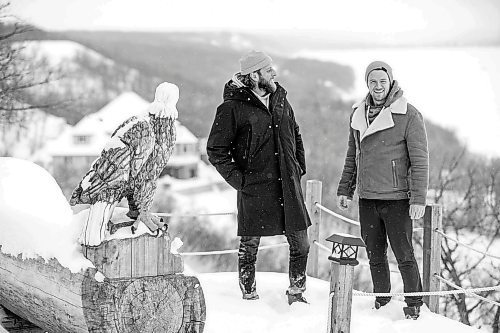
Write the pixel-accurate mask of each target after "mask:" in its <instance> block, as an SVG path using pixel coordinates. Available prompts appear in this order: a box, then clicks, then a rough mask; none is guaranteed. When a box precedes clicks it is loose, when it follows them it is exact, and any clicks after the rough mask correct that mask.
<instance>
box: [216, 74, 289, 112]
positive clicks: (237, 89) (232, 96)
mask: <svg viewBox="0 0 500 333" xmlns="http://www.w3.org/2000/svg"><path fill="white" fill-rule="evenodd" d="M238 74H239V73H236V74H234V75H233V77H232V78H231V79H230V80H229V81H228V82H226V84H225V85H224V91H223V93H222V97H223V99H224V102H226V101H229V100H240V101H246V102H248V101H255V102H256V103H257V102H258V104H262V103H261V102H260V101H258V99H257V96H255V94H254V93H252V91H251V90H250V88H249V87H247V86H245V85H244V84H243V83H242V82H241V81H240V80H239V79H238ZM275 84H276V92H274V93H273V94H271V95H274V94H276V93H277V92H284V93H285V94H286V91H285V89H284V88H283V87H282V86H280V84H279V83H278V82H275ZM262 105H263V104H262Z"/></svg>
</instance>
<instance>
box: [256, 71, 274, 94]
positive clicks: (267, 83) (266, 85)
mask: <svg viewBox="0 0 500 333" xmlns="http://www.w3.org/2000/svg"><path fill="white" fill-rule="evenodd" d="M257 86H258V87H259V88H260V89H262V90H264V91H265V92H267V93H268V94H272V93H273V92H275V91H276V89H277V87H276V83H274V81H272V80H266V79H264V78H263V77H262V76H261V75H259V82H258V83H257Z"/></svg>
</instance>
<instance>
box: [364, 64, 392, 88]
mask: <svg viewBox="0 0 500 333" xmlns="http://www.w3.org/2000/svg"><path fill="white" fill-rule="evenodd" d="M374 70H383V71H384V72H386V73H387V76H388V77H389V83H390V84H391V85H392V82H393V81H394V79H393V77H392V68H391V66H389V65H388V64H387V63H385V62H383V61H374V62H372V63H371V64H369V65H368V67H366V71H365V82H366V84H368V75H370V73H371V72H372V71H374Z"/></svg>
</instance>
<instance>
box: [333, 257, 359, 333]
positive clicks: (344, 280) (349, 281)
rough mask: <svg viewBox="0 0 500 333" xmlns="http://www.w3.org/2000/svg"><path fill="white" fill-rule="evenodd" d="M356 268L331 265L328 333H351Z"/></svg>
mask: <svg viewBox="0 0 500 333" xmlns="http://www.w3.org/2000/svg"><path fill="white" fill-rule="evenodd" d="M353 280H354V266H351V265H345V264H340V263H338V262H336V261H332V262H331V263H330V299H329V302H330V304H329V309H330V313H329V314H328V315H329V319H328V320H329V322H328V332H327V333H337V332H341V333H349V331H350V329H351V307H352V285H353Z"/></svg>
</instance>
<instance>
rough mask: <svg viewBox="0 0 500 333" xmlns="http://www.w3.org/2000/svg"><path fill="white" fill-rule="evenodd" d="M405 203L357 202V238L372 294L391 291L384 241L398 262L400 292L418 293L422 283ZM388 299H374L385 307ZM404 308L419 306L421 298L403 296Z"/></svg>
mask: <svg viewBox="0 0 500 333" xmlns="http://www.w3.org/2000/svg"><path fill="white" fill-rule="evenodd" d="M409 208H410V204H409V200H408V199H405V200H372V199H359V221H360V223H361V235H362V237H363V240H364V242H365V244H366V251H367V253H368V259H369V261H370V272H371V275H372V282H373V291H374V292H375V293H388V292H390V291H391V278H390V271H389V264H388V261H387V238H389V243H390V244H391V248H392V252H394V255H395V257H396V260H397V262H398V268H399V271H400V273H401V277H402V278H403V286H404V292H418V291H422V282H421V279H420V273H419V271H418V265H417V261H416V260H415V255H414V253H413V245H412V233H413V223H412V220H411V218H410V216H409V213H408V212H409ZM389 300H390V297H377V301H379V302H380V303H381V304H385V303H387V302H388V301H389ZM405 302H406V304H408V306H421V305H422V297H421V296H412V297H405Z"/></svg>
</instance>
